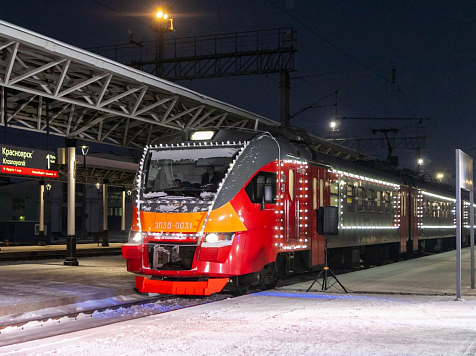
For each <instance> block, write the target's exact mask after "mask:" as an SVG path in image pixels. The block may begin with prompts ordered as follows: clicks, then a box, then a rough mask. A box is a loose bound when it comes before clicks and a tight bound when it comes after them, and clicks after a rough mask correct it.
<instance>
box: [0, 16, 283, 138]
mask: <svg viewBox="0 0 476 356" xmlns="http://www.w3.org/2000/svg"><path fill="white" fill-rule="evenodd" d="M0 49H2V54H3V55H0V86H3V87H5V88H8V100H7V103H8V107H7V109H8V115H7V117H8V121H7V122H8V125H9V127H13V128H17V129H22V130H28V131H36V132H40V133H45V132H46V126H47V125H46V118H45V117H44V111H45V110H44V109H43V108H42V107H43V106H44V105H45V99H46V98H47V99H48V100H49V110H50V118H51V119H50V123H49V126H50V130H51V133H52V134H56V135H59V136H64V137H68V138H77V139H81V140H88V141H95V142H101V143H109V144H115V145H119V146H126V147H143V146H145V145H146V144H147V143H148V142H150V141H152V140H154V139H156V138H160V137H162V136H164V135H166V134H169V133H173V132H177V131H182V130H184V129H185V128H193V129H201V128H203V127H215V128H219V127H223V126H233V127H245V128H250V129H254V128H255V123H256V122H258V128H259V127H260V126H278V125H279V124H278V123H277V122H276V121H273V120H270V119H267V118H265V117H262V116H259V115H256V114H253V113H251V112H248V111H246V110H242V109H240V108H237V107H234V106H232V105H229V104H226V103H223V102H221V101H218V100H215V99H212V98H209V97H206V96H204V95H201V94H199V93H196V92H194V91H191V90H188V89H186V88H184V87H181V86H179V85H177V84H174V83H170V82H167V81H165V80H162V79H159V78H157V77H155V76H153V75H150V74H147V73H144V72H141V71H139V70H137V69H134V68H130V67H127V66H126V65H123V64H120V63H116V62H114V61H112V60H110V59H106V58H104V57H100V56H98V55H96V54H92V53H90V52H87V51H85V50H82V49H79V48H76V47H73V46H71V45H68V44H65V43H62V42H59V41H57V40H54V39H51V38H48V37H45V36H42V35H40V34H37V33H34V32H31V31H28V30H26V29H23V28H21V27H18V26H15V25H12V24H9V23H7V22H3V21H0ZM3 92H4V91H2V93H3ZM2 102H3V98H2ZM211 113H213V115H211ZM224 118H226V120H224ZM2 124H3V123H2Z"/></svg>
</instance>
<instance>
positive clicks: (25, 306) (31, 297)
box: [0, 256, 135, 316]
mask: <svg viewBox="0 0 476 356" xmlns="http://www.w3.org/2000/svg"><path fill="white" fill-rule="evenodd" d="M78 261H79V266H65V265H63V262H64V260H62V259H61V260H60V259H58V260H43V261H36V262H33V261H23V262H21V261H18V262H15V263H12V264H8V265H5V264H4V265H0V286H1V287H0V316H4V315H9V314H17V313H25V312H29V311H34V310H39V309H43V308H50V307H57V306H63V305H68V304H74V303H79V302H84V301H88V300H98V299H104V298H110V297H114V296H118V295H129V294H134V293H135V290H134V288H135V278H134V275H133V274H132V273H129V272H127V269H126V261H125V260H124V259H123V258H122V256H106V257H104V256H103V257H90V258H79V259H78Z"/></svg>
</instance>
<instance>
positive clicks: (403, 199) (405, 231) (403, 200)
mask: <svg viewBox="0 0 476 356" xmlns="http://www.w3.org/2000/svg"><path fill="white" fill-rule="evenodd" d="M409 193H410V189H409V188H408V187H401V188H400V193H399V198H400V209H399V211H398V210H397V211H398V212H397V218H398V219H399V221H400V229H399V231H400V253H405V252H407V241H408V238H409V235H410V224H409V221H408V216H409V212H410V199H409V197H410V194H409Z"/></svg>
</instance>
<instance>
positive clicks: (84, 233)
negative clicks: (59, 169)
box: [81, 145, 89, 238]
mask: <svg viewBox="0 0 476 356" xmlns="http://www.w3.org/2000/svg"><path fill="white" fill-rule="evenodd" d="M81 152H83V170H84V184H83V214H82V222H81V225H82V226H81V237H82V238H86V237H88V230H87V229H86V218H87V217H88V216H87V214H86V182H87V181H88V171H87V168H86V156H87V154H88V152H89V146H86V145H83V146H81Z"/></svg>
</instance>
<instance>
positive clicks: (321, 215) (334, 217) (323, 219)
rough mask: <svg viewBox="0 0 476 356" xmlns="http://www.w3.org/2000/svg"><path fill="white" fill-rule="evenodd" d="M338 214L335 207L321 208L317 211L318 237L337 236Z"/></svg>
mask: <svg viewBox="0 0 476 356" xmlns="http://www.w3.org/2000/svg"><path fill="white" fill-rule="evenodd" d="M338 217H339V214H338V209H337V207H336V206H321V207H320V208H319V210H318V211H317V233H318V234H319V235H324V236H326V235H337V234H338V228H337V226H338V223H339V219H338Z"/></svg>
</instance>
